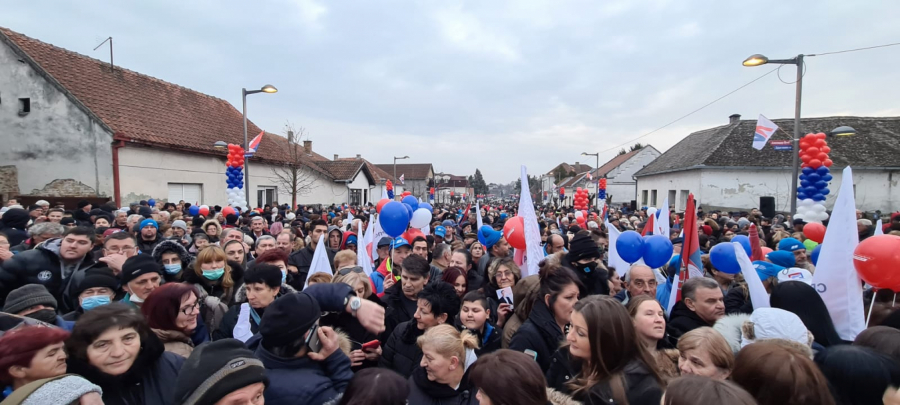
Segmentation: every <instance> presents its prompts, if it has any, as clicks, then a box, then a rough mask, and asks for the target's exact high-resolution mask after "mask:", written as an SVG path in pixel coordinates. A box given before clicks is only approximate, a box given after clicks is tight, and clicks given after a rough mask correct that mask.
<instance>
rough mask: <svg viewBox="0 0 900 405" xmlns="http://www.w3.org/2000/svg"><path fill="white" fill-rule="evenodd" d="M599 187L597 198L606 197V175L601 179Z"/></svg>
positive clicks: (603, 198) (602, 198)
mask: <svg viewBox="0 0 900 405" xmlns="http://www.w3.org/2000/svg"><path fill="white" fill-rule="evenodd" d="M597 185H598V187H597V198H599V199H601V200H605V199H606V177H604V178H602V179H600V181H599V182H598V184H597Z"/></svg>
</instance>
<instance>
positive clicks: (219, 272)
mask: <svg viewBox="0 0 900 405" xmlns="http://www.w3.org/2000/svg"><path fill="white" fill-rule="evenodd" d="M223 275H225V268H224V267H222V268H218V269H213V270H203V277H206V279H207V280H213V281H215V280H218V279H220V278H222V276H223Z"/></svg>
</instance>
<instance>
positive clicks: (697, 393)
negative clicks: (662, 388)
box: [663, 375, 756, 405]
mask: <svg viewBox="0 0 900 405" xmlns="http://www.w3.org/2000/svg"><path fill="white" fill-rule="evenodd" d="M665 399H666V400H665V402H663V405H694V404H728V405H756V400H755V399H753V396H752V395H750V393H749V392H747V391H746V390H744V389H743V388H741V387H740V386H739V385H737V384H735V383H733V382H731V381H724V380H714V379H712V378H707V377H701V376H697V375H685V376H682V377H678V378H676V379H674V380H672V381H669V384H668V386H667V387H666V395H665Z"/></svg>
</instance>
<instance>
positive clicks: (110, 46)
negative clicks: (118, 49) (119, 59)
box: [94, 37, 115, 69]
mask: <svg viewBox="0 0 900 405" xmlns="http://www.w3.org/2000/svg"><path fill="white" fill-rule="evenodd" d="M107 41H109V68H110V69H115V66H113V43H112V37H109V38H106V39H104V40H103V42H101V43H100V45H97V47H96V48H94V50H95V51H96V50H97V49H100V47H101V46H103V44H105V43H106V42H107Z"/></svg>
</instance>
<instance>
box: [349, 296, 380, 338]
mask: <svg viewBox="0 0 900 405" xmlns="http://www.w3.org/2000/svg"><path fill="white" fill-rule="evenodd" d="M347 311H348V312H349V311H350V304H349V303H348V304H347ZM356 319H357V320H358V321H359V324H360V325H362V327H363V328H366V330H367V331H369V332H372V333H375V334H379V333H381V332H384V308H382V306H381V305H378V304H376V303H374V302H372V301H369V300H362V301H361V302H360V306H359V309H358V310H357V311H356Z"/></svg>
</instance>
